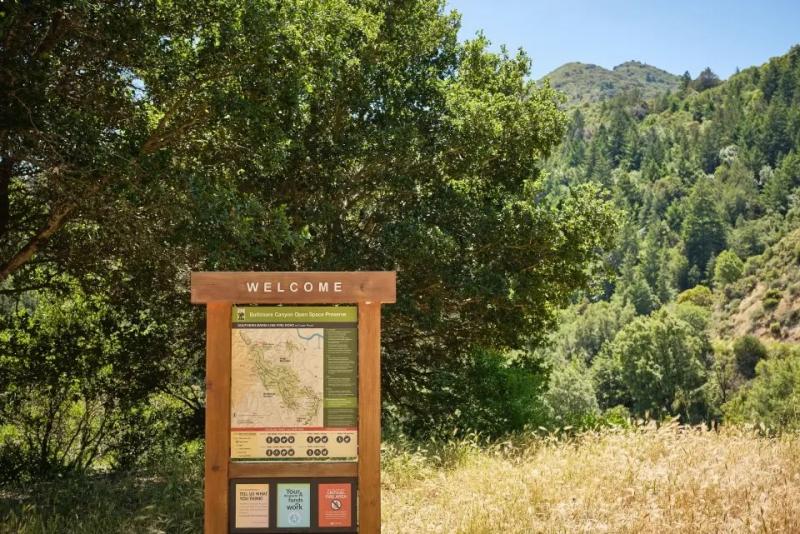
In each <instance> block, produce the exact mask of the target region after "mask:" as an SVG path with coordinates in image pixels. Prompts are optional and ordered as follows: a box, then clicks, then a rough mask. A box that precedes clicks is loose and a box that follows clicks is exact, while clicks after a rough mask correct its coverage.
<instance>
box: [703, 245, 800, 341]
mask: <svg viewBox="0 0 800 534" xmlns="http://www.w3.org/2000/svg"><path fill="white" fill-rule="evenodd" d="M719 293H720V295H719V297H720V298H719V300H718V303H717V306H716V310H715V312H716V315H717V320H718V333H719V335H720V336H722V337H725V338H737V337H741V336H744V335H754V336H757V337H759V338H761V339H763V340H769V341H782V342H789V343H798V342H800V229H796V230H794V231H792V232H790V233H789V234H787V235H786V236H784V237H783V238H782V239H781V240H780V241H778V242H777V243H775V244H774V245H772V246H770V247H769V248H767V249H766V250H765V251H764V253H763V254H760V255H757V256H753V257H751V258H749V259H748V261H747V264H746V265H745V267H744V276H743V277H742V278H741V279H740V280H737V281H736V282H735V283H732V284H730V285H727V286H725V287H722V288H720V289H719Z"/></svg>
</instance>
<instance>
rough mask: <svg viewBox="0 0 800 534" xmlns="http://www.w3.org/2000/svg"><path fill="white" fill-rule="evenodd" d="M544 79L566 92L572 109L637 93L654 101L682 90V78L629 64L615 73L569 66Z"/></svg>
mask: <svg viewBox="0 0 800 534" xmlns="http://www.w3.org/2000/svg"><path fill="white" fill-rule="evenodd" d="M543 79H547V80H549V81H550V84H551V85H552V86H553V87H554V88H556V89H558V90H559V91H562V92H564V93H565V94H566V95H567V97H568V102H569V104H570V105H573V106H574V105H578V104H589V103H597V102H601V101H603V100H606V99H609V98H612V97H615V96H619V95H622V94H625V93H631V92H633V91H637V92H638V94H639V95H641V97H642V98H645V99H651V98H655V97H656V96H659V95H661V94H663V93H665V92H667V91H670V90H672V91H674V90H676V89H677V88H678V77H677V76H675V75H673V74H670V73H668V72H666V71H663V70H661V69H659V68H656V67H653V66H651V65H646V64H644V63H640V62H638V61H627V62H625V63H622V64H621V65H617V66H616V67H614V68H613V69H612V70H608V69H605V68H603V67H600V66H599V65H591V64H585V63H577V62H576V63H566V64H564V65H562V66H560V67H558V68H557V69H556V70H554V71H552V72H550V73H549V74H547V75H545V76H544V77H543Z"/></svg>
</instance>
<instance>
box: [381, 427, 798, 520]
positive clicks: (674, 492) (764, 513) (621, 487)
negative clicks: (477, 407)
mask: <svg viewBox="0 0 800 534" xmlns="http://www.w3.org/2000/svg"><path fill="white" fill-rule="evenodd" d="M443 451H444V452H443V453H442V454H440V455H439V456H438V457H437V458H436V459H435V460H434V461H431V460H430V457H429V456H428V457H427V458H426V457H425V456H423V455H418V454H394V455H392V456H391V459H390V460H389V461H388V462H387V464H386V469H385V473H384V495H383V517H384V525H385V532H387V533H421V532H426V533H447V534H451V533H536V532H547V533H550V532H553V533H555V532H559V533H561V532H563V533H578V532H585V533H590V532H591V533H602V532H609V533H665V532H687V533H693V534H701V533H723V532H761V533H773V532H775V533H777V532H781V533H784V532H785V533H794V532H800V439H798V437H797V436H793V437H783V438H773V439H765V438H759V437H756V436H754V435H752V434H749V433H746V432H739V431H731V430H726V431H723V432H720V433H717V432H709V431H703V430H697V429H687V428H680V427H677V426H667V427H662V428H661V429H655V428H652V427H651V428H639V429H635V430H627V431H619V432H603V433H597V434H594V433H590V434H585V435H583V436H581V437H580V438H576V439H573V440H569V441H566V442H565V441H558V440H550V441H547V440H545V441H544V442H531V444H530V445H527V446H522V447H519V446H517V447H513V446H511V445H508V446H507V447H506V448H504V447H502V446H498V447H496V448H495V449H494V450H492V451H490V452H487V451H480V450H478V449H476V448H472V447H470V446H469V445H462V446H460V447H458V446H451V447H450V448H449V449H448V448H444V449H443ZM436 462H438V463H439V464H440V466H436V465H433V464H434V463H436Z"/></svg>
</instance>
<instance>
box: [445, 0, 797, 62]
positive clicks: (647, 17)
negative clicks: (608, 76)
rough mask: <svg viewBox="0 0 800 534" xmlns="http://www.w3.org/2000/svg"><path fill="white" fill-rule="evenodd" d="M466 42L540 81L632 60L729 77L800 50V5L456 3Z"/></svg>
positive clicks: (732, 0) (772, 0) (619, 0)
mask: <svg viewBox="0 0 800 534" xmlns="http://www.w3.org/2000/svg"><path fill="white" fill-rule="evenodd" d="M451 9H455V10H457V11H458V12H460V13H461V15H462V18H461V24H462V28H461V33H460V34H459V36H460V38H462V39H466V38H469V37H472V36H474V35H475V32H477V31H478V30H483V31H484V33H485V34H486V36H487V37H488V38H489V39H490V40H491V41H492V45H493V46H492V48H497V47H498V46H499V45H500V44H505V45H507V46H508V47H509V48H510V49H512V50H515V49H517V48H519V47H522V48H524V49H525V51H526V52H528V54H529V55H530V56H531V57H532V58H533V77H534V78H540V77H541V76H543V75H545V74H547V73H548V72H550V71H551V70H553V69H555V68H556V67H558V66H560V65H562V64H564V63H567V62H568V61H581V62H583V63H595V64H598V65H602V66H603V67H606V68H611V67H613V66H614V65H618V64H620V63H622V62H624V61H628V60H631V59H635V60H639V61H643V62H645V63H649V64H650V65H655V66H656V67H660V68H662V69H665V70H668V71H670V72H673V73H675V74H682V73H683V72H684V71H686V70H688V71H689V72H690V73H691V74H692V76H697V74H698V72H700V71H701V70H702V69H704V68H705V67H706V66H709V67H711V69H712V70H713V71H714V72H716V73H717V74H718V75H720V76H721V77H722V78H727V77H728V76H730V75H731V74H733V72H734V71H735V70H736V67H737V66H738V67H740V68H745V67H749V66H752V65H760V64H761V63H764V62H765V61H766V60H767V59H769V58H770V57H773V56H777V55H781V54H783V53H785V52H787V51H788V50H789V48H790V47H791V46H792V45H793V44H798V43H800V0H793V1H789V0H766V1H756V0H751V1H749V2H743V1H740V0H727V1H718V0H695V1H689V0H672V1H666V0H655V1H654V0H650V1H644V0H642V1H639V2H636V1H633V0H594V1H592V0H540V1H527V2H526V1H523V0H448V1H447V10H448V11H449V10H451Z"/></svg>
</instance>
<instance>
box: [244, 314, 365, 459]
mask: <svg viewBox="0 0 800 534" xmlns="http://www.w3.org/2000/svg"><path fill="white" fill-rule="evenodd" d="M230 401H231V402H230V407H231V408H230V409H231V411H230V416H231V418H230V438H231V449H230V451H231V459H232V460H233V461H242V462H248V461H249V462H298V461H303V462H337V461H338V462H344V461H355V460H356V458H357V456H358V310H357V308H356V307H354V306H324V307H323V306H234V307H233V310H232V316H231V396H230Z"/></svg>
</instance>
